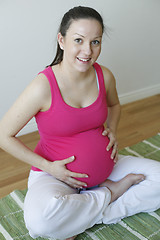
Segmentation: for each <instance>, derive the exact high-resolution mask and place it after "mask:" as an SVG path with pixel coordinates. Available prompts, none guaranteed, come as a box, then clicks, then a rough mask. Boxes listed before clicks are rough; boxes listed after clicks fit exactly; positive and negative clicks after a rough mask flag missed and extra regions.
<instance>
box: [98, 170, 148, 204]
mask: <svg viewBox="0 0 160 240" xmlns="http://www.w3.org/2000/svg"><path fill="white" fill-rule="evenodd" d="M144 179H145V176H144V175H143V174H133V173H131V174H128V175H127V176H125V177H124V178H122V179H121V180H120V181H118V182H113V181H111V180H109V179H107V180H106V181H105V182H103V183H102V184H100V185H99V187H107V188H109V190H110V191H111V202H113V201H115V200H116V199H117V198H119V197H120V196H122V195H123V193H125V192H126V191H127V190H128V189H129V188H130V187H131V186H132V185H135V184H138V183H140V182H142V181H143V180H144Z"/></svg>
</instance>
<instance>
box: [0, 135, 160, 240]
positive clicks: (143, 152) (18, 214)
mask: <svg viewBox="0 0 160 240" xmlns="http://www.w3.org/2000/svg"><path fill="white" fill-rule="evenodd" d="M119 153H120V154H123V155H133V156H138V157H139V156H140V157H142V156H143V157H147V158H151V159H155V160H157V161H160V134H158V135H156V136H154V137H152V138H149V139H147V140H144V141H142V142H140V143H138V144H136V145H133V146H131V147H126V148H124V149H123V150H121V151H120V152H119ZM25 194H26V190H23V191H19V190H16V191H14V192H12V193H10V194H9V195H7V196H6V197H4V198H2V199H0V240H22V239H24V240H32V238H31V237H30V236H29V234H28V231H27V229H26V227H25V224H24V220H23V202H24V197H25ZM122 239H125V240H139V239H141V240H146V239H150V240H160V209H158V210H157V211H155V212H151V213H140V214H136V215H134V216H132V217H128V218H125V219H123V220H122V221H120V222H119V223H117V224H111V225H104V224H100V225H95V226H94V227H92V228H90V229H88V230H87V231H85V232H84V233H82V234H80V235H78V236H77V238H76V240H122ZM37 240H46V238H45V239H44V238H40V237H39V238H37ZM48 240H49V239H48ZM50 240H51V239H50Z"/></svg>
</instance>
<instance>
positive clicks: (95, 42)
mask: <svg viewBox="0 0 160 240" xmlns="http://www.w3.org/2000/svg"><path fill="white" fill-rule="evenodd" d="M99 44H100V41H98V40H93V41H92V45H99Z"/></svg>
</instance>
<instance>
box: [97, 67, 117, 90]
mask: <svg viewBox="0 0 160 240" xmlns="http://www.w3.org/2000/svg"><path fill="white" fill-rule="evenodd" d="M100 67H101V69H102V72H103V77H104V83H105V88H106V91H108V90H109V88H111V87H115V85H116V80H115V77H114V75H113V73H112V72H111V71H110V70H109V69H108V68H106V67H104V66H103V65H100Z"/></svg>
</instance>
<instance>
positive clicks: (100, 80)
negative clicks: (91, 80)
mask: <svg viewBox="0 0 160 240" xmlns="http://www.w3.org/2000/svg"><path fill="white" fill-rule="evenodd" d="M93 66H94V69H95V71H96V73H97V76H98V83H99V90H100V91H101V93H102V94H105V95H106V88H105V83H104V76H103V72H102V68H101V66H100V65H99V64H98V63H94V64H93Z"/></svg>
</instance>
